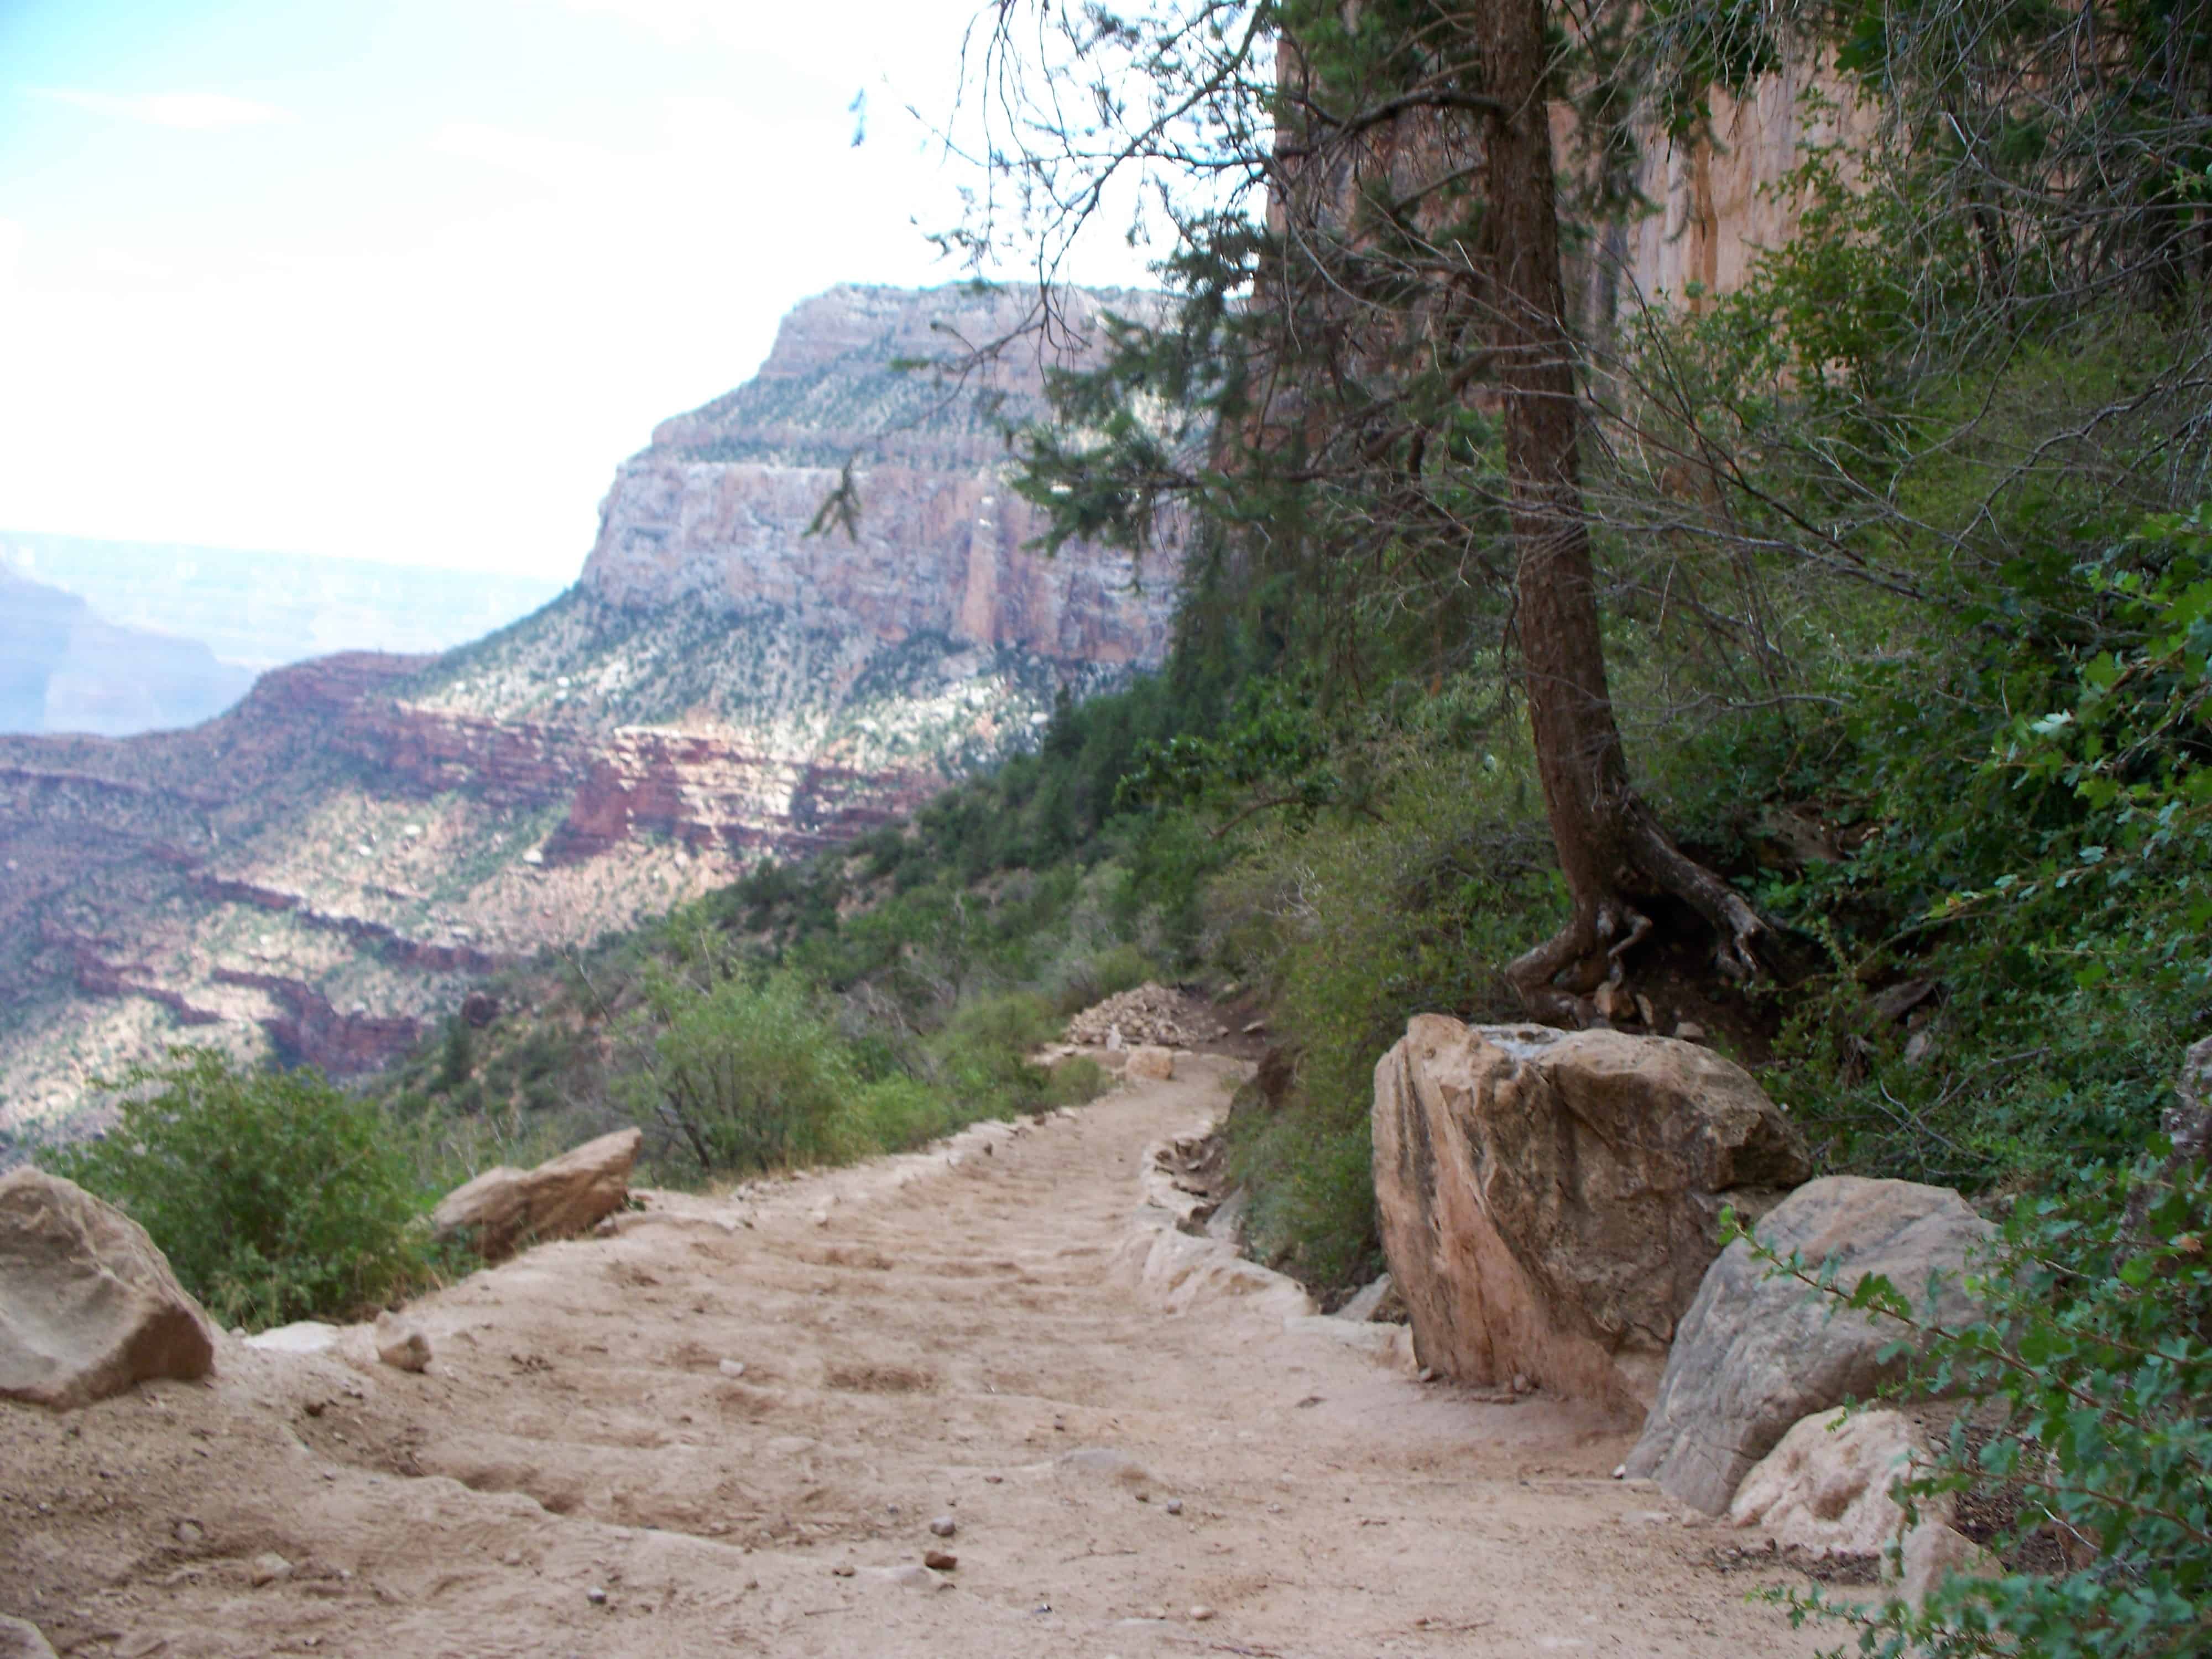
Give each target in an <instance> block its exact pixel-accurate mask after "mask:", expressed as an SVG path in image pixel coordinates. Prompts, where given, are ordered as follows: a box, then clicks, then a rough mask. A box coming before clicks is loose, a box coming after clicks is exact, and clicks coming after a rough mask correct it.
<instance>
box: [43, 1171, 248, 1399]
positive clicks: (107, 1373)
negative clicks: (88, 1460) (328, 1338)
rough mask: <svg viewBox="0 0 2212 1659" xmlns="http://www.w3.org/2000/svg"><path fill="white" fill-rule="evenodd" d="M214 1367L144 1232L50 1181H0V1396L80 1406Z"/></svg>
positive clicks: (190, 1312)
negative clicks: (153, 1381)
mask: <svg viewBox="0 0 2212 1659" xmlns="http://www.w3.org/2000/svg"><path fill="white" fill-rule="evenodd" d="M214 1368H215V1332H214V1329H213V1328H211V1327H210V1325H209V1323H208V1317H207V1315H206V1314H205V1313H204V1312H203V1311H201V1309H200V1304H198V1303H197V1302H195V1301H193V1300H192V1298H191V1297H189V1296H187V1295H186V1294H185V1290H184V1287H183V1286H182V1285H179V1284H178V1283H177V1276H176V1274H174V1273H172V1272H170V1270H169V1262H168V1259H167V1257H166V1256H164V1255H162V1254H161V1251H160V1250H158V1249H155V1246H154V1241H153V1240H152V1239H150V1238H149V1237H147V1236H146V1230H145V1229H144V1228H143V1227H141V1226H140V1225H138V1224H137V1222H135V1221H133V1220H132V1219H131V1218H130V1217H129V1216H127V1215H125V1214H124V1213H123V1212H122V1211H120V1210H118V1209H117V1208H116V1207H115V1206H113V1205H112V1204H108V1203H105V1202H103V1201H102V1200H100V1199H97V1198H94V1196H93V1195H92V1194H90V1193H88V1192H86V1191H85V1190H84V1188H82V1187H79V1186H78V1185H77V1184H76V1182H70V1181H64V1180H63V1179H62V1178H61V1177H60V1176H51V1175H47V1174H46V1173H45V1172H44V1171H43V1170H28V1169H26V1170H15V1171H14V1172H13V1173H11V1174H9V1175H7V1176H0V1399H9V1400H27V1401H32V1402H33V1403H34V1404H37V1405H41V1406H58V1407H71V1406H84V1405H89V1404H90V1403H91V1402H92V1401H95V1400H104V1399H106V1397H107V1396H108V1395H113V1394H121V1393H122V1392H123V1391H124V1390H125V1389H129V1388H131V1387H133V1386H135V1385H136V1384H137V1383H143V1382H145V1381H147V1380H149V1378H153V1377H157V1376H177V1377H196V1376H206V1375H207V1374H208V1372H209V1371H210V1370H213V1369H214Z"/></svg>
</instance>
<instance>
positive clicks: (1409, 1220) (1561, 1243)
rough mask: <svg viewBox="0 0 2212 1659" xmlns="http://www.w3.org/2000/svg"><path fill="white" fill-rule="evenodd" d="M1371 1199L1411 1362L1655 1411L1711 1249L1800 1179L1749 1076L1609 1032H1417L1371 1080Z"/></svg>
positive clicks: (1783, 1133) (1792, 1152) (1426, 1026)
mask: <svg viewBox="0 0 2212 1659" xmlns="http://www.w3.org/2000/svg"><path fill="white" fill-rule="evenodd" d="M1374 1136H1375V1189H1376V1206H1377V1209H1378V1212H1379V1213H1380V1218H1381V1225H1382V1233H1383V1249H1384V1251H1385V1253H1386V1254H1387V1255H1389V1261H1390V1272H1391V1276H1392V1278H1393V1279H1394V1280H1395V1283H1396V1285H1397V1287H1398V1291H1399V1293H1400V1295H1401V1297H1403V1298H1404V1300H1405V1304H1406V1307H1407V1311H1408V1313H1409V1314H1410V1316H1411V1317H1412V1321H1413V1340H1414V1342H1415V1344H1416V1346H1417V1347H1418V1349H1419V1353H1420V1358H1421V1362H1422V1364H1425V1365H1429V1366H1433V1367H1434V1368H1435V1369H1436V1370H1438V1371H1441V1372H1443V1374H1444V1375H1446V1376H1455V1377H1459V1378H1462V1379H1463V1380H1466V1381H1468V1382H1474V1383H1504V1382H1509V1381H1510V1379H1511V1378H1512V1377H1514V1376H1516V1374H1518V1375H1522V1376H1528V1377H1530V1378H1532V1379H1534V1380H1535V1381H1536V1382H1537V1383H1541V1385H1543V1386H1544V1387H1546V1388H1547V1389H1552V1390H1553V1391H1555V1392H1557V1393H1559V1394H1561V1395H1568V1396H1571V1397H1575V1398H1580V1399H1586V1400H1589V1401H1595V1402H1597V1403H1598V1404H1600V1405H1601V1406H1603V1407H1607V1408H1608V1409H1610V1410H1613V1411H1615V1412H1617V1413H1622V1414H1624V1415H1630V1414H1637V1413H1641V1412H1642V1411H1643V1409H1644V1406H1645V1404H1646V1403H1648V1401H1649V1400H1650V1395H1651V1392H1652V1389H1653V1385H1654V1383H1656V1380H1657V1377H1658V1374H1659V1370H1660V1367H1661V1366H1662V1364H1664V1363H1665V1360H1666V1356H1667V1352H1668V1343H1669V1342H1670V1341H1672V1340H1674V1334H1675V1326H1676V1322H1677V1321H1678V1320H1680V1318H1681V1316H1682V1315H1683V1314H1684V1312H1685V1311H1686V1310H1688V1309H1689V1308H1690V1306H1691V1304H1692V1299H1693V1298H1694V1297H1696V1296H1697V1295H1698V1291H1699V1283H1700V1281H1701V1280H1702V1279H1704V1277H1705V1270H1706V1267H1707V1266H1708V1265H1709V1264H1710V1263H1711V1261H1712V1260H1713V1258H1714V1256H1715V1255H1717V1253H1718V1252H1719V1249H1720V1238H1719V1224H1720V1212H1721V1211H1722V1209H1723V1207H1725V1206H1730V1205H1733V1206H1735V1208H1736V1209H1737V1210H1738V1212H1747V1213H1750V1214H1758V1213H1761V1212H1764V1211H1765V1209H1766V1208H1767V1207H1768V1206H1771V1205H1772V1204H1773V1203H1774V1202H1775V1201H1776V1200H1778V1198H1779V1197H1780V1196H1781V1194H1782V1193H1783V1192H1784V1190H1786V1189H1787V1188H1790V1186H1792V1185H1794V1184H1795V1183H1796V1182H1800V1181H1802V1180H1803V1179H1804V1178H1805V1177H1806V1176H1807V1175H1808V1174H1809V1173H1810V1165H1809V1162H1808V1158H1807V1155H1806V1151H1805V1146H1804V1142H1803V1140H1802V1138H1801V1137H1800V1136H1799V1135H1798V1133H1797V1132H1796V1129H1794V1128H1793V1127H1791V1126H1790V1122H1789V1120H1788V1119H1786V1118H1785V1117H1784V1116H1783V1115H1782V1114H1781V1113H1780V1111H1778V1109H1776V1107H1775V1105H1774V1103H1772V1102H1771V1101H1770V1100H1768V1099H1767V1097H1765V1094H1764V1093H1762V1092H1761V1091H1760V1090H1759V1085H1757V1084H1756V1083H1754V1082H1753V1081H1752V1079H1751V1078H1750V1077H1749V1075H1748V1074H1747V1073H1745V1072H1744V1071H1742V1069H1741V1068H1740V1067H1738V1066H1735V1065H1732V1064H1731V1063H1730V1062H1729V1061H1728V1060H1723V1059H1722V1058H1721V1057H1720V1056H1718V1055H1717V1054H1712V1053H1711V1052H1710V1051H1708V1050H1706V1049H1704V1048H1699V1047H1697V1046H1696V1045H1695V1044H1692V1043H1687V1042H1675V1041H1674V1040H1672V1039H1671V1038H1666V1037H1636V1036H1626V1035H1625V1034H1623V1033H1621V1032H1618V1031H1579V1032H1574V1033H1568V1032H1565V1031H1557V1030H1550V1029H1548V1028H1546V1027H1543V1026H1479V1027H1473V1028H1470V1027H1468V1026H1466V1025H1462V1024H1460V1022H1459V1021H1457V1020H1455V1019H1449V1018H1444V1017H1443V1016H1441V1015H1435V1014H1424V1015H1420V1016H1419V1017H1417V1018H1415V1019H1414V1020H1413V1022H1412V1024H1410V1025H1409V1026H1408V1027H1407V1032H1406V1036H1405V1037H1404V1038H1403V1040H1401V1042H1399V1043H1398V1044H1397V1046H1396V1047H1395V1048H1392V1049H1391V1050H1390V1052H1389V1054H1387V1055H1385V1056H1384V1057H1383V1060H1382V1063H1381V1064H1380V1065H1378V1066H1376V1070H1375V1108H1374Z"/></svg>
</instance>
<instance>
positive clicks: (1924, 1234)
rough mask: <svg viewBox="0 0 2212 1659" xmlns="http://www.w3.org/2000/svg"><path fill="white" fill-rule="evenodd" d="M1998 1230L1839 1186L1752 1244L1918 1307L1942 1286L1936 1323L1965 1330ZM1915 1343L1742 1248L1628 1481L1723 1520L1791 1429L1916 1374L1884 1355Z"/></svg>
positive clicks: (1946, 1205)
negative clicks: (1934, 1284) (1643, 1480)
mask: <svg viewBox="0 0 2212 1659" xmlns="http://www.w3.org/2000/svg"><path fill="white" fill-rule="evenodd" d="M1991 1231H1992V1230H1991V1228H1990V1225H1989V1224H1988V1223H1987V1222H1985V1221H1984V1220H1983V1219H1982V1218H1980V1217H1979V1216H1977V1215H1976V1214H1975V1213H1974V1212H1973V1211H1972V1209H1970V1208H1969V1207H1967V1205H1966V1200H1963V1199H1961V1198H1960V1196H1959V1195H1958V1194H1956V1193H1954V1192H1953V1191H1951V1190H1950V1189H1949V1188H1947V1187H1923V1186H1921V1185H1919V1184H1918V1183H1917V1182H1910V1181H1869V1180H1866V1179H1864V1178H1863V1177H1860V1176H1826V1177H1825V1178H1823V1179H1821V1180H1819V1181H1814V1182H1808V1183H1807V1184H1806V1185H1804V1186H1802V1187H1801V1188H1798V1189H1797V1190H1796V1192H1795V1193H1793V1194H1790V1197H1789V1198H1788V1199H1787V1200H1784V1202H1783V1203H1782V1204H1781V1205H1779V1206H1777V1207H1776V1208H1775V1209H1774V1211H1773V1212H1771V1214H1769V1215H1768V1216H1767V1217H1766V1218H1765V1220H1764V1221H1762V1222H1760V1223H1759V1225H1758V1226H1757V1227H1756V1228H1755V1229H1754V1230H1753V1236H1754V1237H1756V1238H1757V1239H1758V1240H1759V1243H1761V1244H1763V1245H1765V1246H1766V1247H1767V1248H1768V1249H1772V1250H1775V1251H1777V1252H1778V1253H1780V1254H1781V1255H1784V1256H1785V1257H1786V1256H1788V1255H1791V1254H1793V1253H1795V1254H1796V1255H1799V1256H1801V1257H1802V1259H1803V1261H1805V1263H1806V1266H1807V1268H1808V1271H1812V1272H1817V1271H1819V1269H1820V1267H1821V1265H1822V1264H1823V1263H1826V1262H1827V1261H1831V1260H1833V1261H1835V1262H1836V1263H1837V1267H1838V1273H1837V1283H1838V1285H1841V1286H1843V1287H1844V1288H1845V1289H1846V1290H1848V1289H1849V1288H1850V1286H1852V1285H1856V1284H1857V1282H1858V1281H1859V1280H1860V1279H1862V1278H1863V1277H1865V1276H1866V1275H1867V1274H1869V1273H1881V1274H1882V1275H1884V1276H1885V1277H1887V1279H1888V1280H1889V1282H1890V1283H1891V1284H1892V1285H1894V1286H1896V1288H1897V1289H1898V1290H1899V1291H1900V1292H1902V1293H1903V1294H1904V1295H1905V1296H1906V1297H1910V1298H1911V1300H1912V1301H1913V1303H1914V1304H1915V1305H1916V1306H1918V1305H1921V1304H1923V1302H1924V1299H1925V1294H1926V1291H1927V1288H1928V1285H1929V1276H1930V1274H1931V1273H1933V1274H1940V1275H1943V1276H1944V1277H1943V1279H1942V1286H1941V1290H1940V1293H1939V1295H1938V1297H1937V1299H1936V1304H1935V1307H1934V1312H1935V1314H1936V1317H1937V1318H1938V1319H1939V1320H1941V1321H1942V1322H1944V1323H1946V1324H1950V1325H1956V1324H1958V1323H1960V1322H1965V1321H1967V1320H1970V1319H1972V1317H1973V1316H1974V1314H1975V1310H1976V1304H1975V1302H1974V1300H1973V1298H1972V1296H1971V1295H1970V1294H1969V1293H1968V1291H1966V1286H1965V1285H1964V1284H1963V1283H1962V1282H1961V1281H1960V1278H1959V1277H1958V1276H1959V1275H1960V1273H1962V1272H1963V1271H1964V1270H1965V1269H1966V1267H1967V1266H1968V1265H1969V1262H1970V1261H1971V1258H1972V1255H1973V1254H1974V1253H1975V1252H1976V1251H1977V1250H1978V1249H1982V1248H1983V1247H1984V1245H1986V1243H1988V1241H1989V1239H1990V1236H1991ZM1910 1335H1911V1333H1910V1332H1909V1331H1907V1330H1905V1328H1903V1327H1901V1326H1899V1324H1898V1323H1897V1322H1895V1321H1894V1320H1886V1319H1877V1318H1875V1317H1873V1316H1869V1315H1866V1314H1861V1313H1853V1312H1850V1311H1848V1310H1843V1309H1840V1308H1838V1306H1837V1304H1836V1301H1835V1298H1833V1297H1829V1296H1826V1295H1824V1294H1822V1293H1821V1292H1820V1291H1817V1290H1814V1288H1812V1287H1811V1286H1809V1285H1804V1284H1802V1283H1800V1282H1799V1281H1798V1280H1796V1279H1791V1278H1789V1277H1787V1276H1784V1275H1775V1276H1771V1277H1770V1276H1769V1274H1768V1273H1767V1271H1766V1269H1765V1267H1764V1266H1763V1265H1761V1264H1760V1263H1759V1261H1756V1260H1755V1259H1753V1255H1752V1254H1751V1251H1750V1249H1749V1248H1748V1247H1747V1245H1746V1244H1745V1243H1744V1242H1743V1241H1742V1240H1741V1239H1738V1240H1737V1241H1736V1242H1735V1243H1733V1244H1731V1245H1729V1247H1728V1249H1726V1250H1725V1251H1723V1253H1722V1255H1721V1256H1720V1259H1719V1260H1718V1261H1715V1262H1714V1263H1713V1265H1712V1268H1711V1271H1710V1272H1709V1273H1706V1275H1705V1283H1704V1284H1703V1285H1701V1286H1700V1287H1699V1291H1698V1297H1697V1301H1696V1302H1695V1304H1692V1307H1691V1309H1690V1310H1689V1312H1688V1313H1687V1314H1686V1316H1684V1317H1683V1320H1682V1322H1681V1327H1680V1330H1679V1331H1678V1332H1677V1334H1676V1335H1675V1340H1674V1350H1673V1352H1671V1353H1670V1354H1669V1355H1668V1360H1667V1370H1666V1375H1665V1376H1663V1377H1662V1378H1661V1380H1660V1383H1659V1393H1658V1397H1657V1398H1656V1400H1655V1401H1653V1402H1652V1406H1651V1411H1650V1415H1649V1416H1648V1417H1647V1418H1646V1419H1644V1433H1643V1435H1642V1437H1640V1438H1639V1439H1638V1441H1637V1443H1636V1448H1635V1449H1634V1450H1633V1451H1632V1452H1631V1453H1630V1454H1629V1457H1628V1463H1627V1468H1628V1473H1629V1474H1632V1475H1638V1476H1642V1475H1649V1476H1651V1477H1652V1478H1654V1479H1656V1480H1657V1481H1658V1483H1659V1486H1660V1488H1661V1490H1662V1491H1663V1492H1666V1493H1667V1494H1668V1496H1669V1497H1671V1498H1677V1499H1679V1500H1680V1501H1681V1502H1683V1503H1685V1504H1691V1505H1692V1506H1693V1507H1695V1508H1698V1509H1700V1510H1705V1511H1706V1512H1707V1513H1708V1514H1717V1513H1719V1512H1720V1511H1721V1510H1724V1509H1726V1508H1727V1507H1728V1506H1729V1502H1730V1500H1731V1499H1733V1498H1734V1497H1735V1492H1736V1488H1737V1486H1738V1485H1739V1484H1740V1483H1741V1481H1742V1480H1743V1478H1744V1476H1745V1474H1747V1472H1748V1471H1749V1470H1750V1469H1751V1468H1752V1466H1753V1464H1755V1463H1757V1462H1759V1459H1761V1458H1762V1457H1764V1456H1765V1455H1766V1454H1767V1453H1768V1452H1770V1451H1771V1450H1772V1449H1774V1447H1775V1446H1776V1444H1777V1443H1778V1442H1779V1441H1780V1440H1781V1438H1782V1437H1783V1436H1784V1434H1786V1433H1787V1432H1788V1431H1790V1428H1791V1426H1792V1425H1795V1424H1796V1423H1797V1422H1799V1421H1800V1420H1801V1419H1803V1418H1805V1417H1808V1416H1809V1415H1811V1414H1812V1413H1815V1412H1821V1411H1826V1410H1829V1409H1830V1408H1832V1407H1836V1406H1839V1405H1841V1404H1843V1403H1844V1401H1847V1400H1855V1399H1865V1398H1868V1397H1869V1396H1871V1395H1873V1394H1874V1392H1875V1390H1876V1389H1879V1388H1881V1386H1882V1385H1883V1384H1885V1383H1890V1382H1893V1381H1895V1380H1896V1379H1897V1378H1898V1377H1899V1376H1902V1375H1903V1373H1904V1370H1905V1365H1906V1364H1907V1361H1906V1360H1905V1358H1892V1359H1884V1358H1882V1352H1883V1350H1884V1349H1886V1348H1887V1347H1888V1346H1890V1345H1892V1344H1893V1343H1896V1342H1898V1341H1899V1340H1903V1339H1905V1338H1907V1337H1909V1336H1910Z"/></svg>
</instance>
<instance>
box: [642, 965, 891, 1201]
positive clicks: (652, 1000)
mask: <svg viewBox="0 0 2212 1659" xmlns="http://www.w3.org/2000/svg"><path fill="white" fill-rule="evenodd" d="M631 1024H632V1035H633V1036H634V1037H635V1039H636V1041H637V1042H638V1046H639V1048H640V1051H641V1055H649V1057H650V1058H649V1060H648V1062H647V1064H646V1065H645V1066H643V1067H641V1069H640V1070H637V1071H635V1072H632V1073H629V1074H627V1075H626V1076H625V1077H624V1079H623V1096H624V1098H625V1099H626V1101H627V1102H628V1103H629V1108H630V1109H631V1111H632V1113H633V1115H635V1118H636V1119H637V1121H639V1123H640V1124H641V1126H642V1127H645V1128H647V1130H648V1131H649V1132H652V1133H654V1134H655V1135H656V1136H657V1137H658V1138H659V1139H660V1141H661V1142H662V1144H663V1145H664V1146H665V1145H668V1144H670V1143H671V1142H672V1143H673V1144H674V1145H675V1146H679V1147H681V1148H682V1150H683V1152H684V1153H685V1154H687V1155H688V1156H689V1157H690V1159H691V1160H693V1161H694V1162H695V1163H696V1165H697V1167H698V1170H699V1173H700V1174H702V1175H707V1174H712V1173H717V1172H726V1171H730V1170H760V1169H769V1168H774V1167H776V1166H779V1165H784V1164H818V1163H823V1162H825V1161H828V1160H829V1159H832V1158H839V1157H843V1156H848V1155H849V1154H850V1152H852V1151H853V1150H854V1148H853V1146H852V1145H851V1124H850V1122H849V1121H848V1111H849V1109H850V1108H851V1107H852V1106H853V1104H854V1101H855V1099H856V1098H857V1097H858V1096H859V1094H860V1088H861V1077H860V1070H859V1067H858V1066H855V1064H854V1060H853V1055H852V1052H851V1049H850V1048H849V1047H848V1044H847V1043H846V1042H845V1040H844V1038H843V1037H842V1036H841V1035H840V1034H839V1032H838V1030H837V1028H836V1024H834V1023H833V1022H832V1021H831V1020H830V1019H829V1017H828V1015H827V1013H826V1012H825V1011H824V1010H823V1006H822V1005H821V1002H820V1000H819V998H818V997H817V995H816V994H815V993H814V992H813V991H812V990H811V988H810V987H808V986H807V985H806V984H805V982H804V981H801V980H800V979H799V978H798V977H796V976H795V975H790V974H770V975H764V976H760V977H755V976H753V975H746V974H736V975H731V976H729V977H726V978H722V979H719V980H717V981H714V983H713V984H712V985H711V986H709V987H706V988H705V989H702V988H700V987H698V986H697V985H696V984H694V983H693V982H692V981H690V980H686V979H679V978H677V977H674V976H672V975H667V974H665V973H660V972H655V973H653V974H652V975H649V976H648V978H647V984H646V990H645V1001H644V1004H643V1006H641V1008H640V1009H639V1010H638V1012H637V1013H636V1014H635V1016H634V1017H633V1018H632V1022H631Z"/></svg>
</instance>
